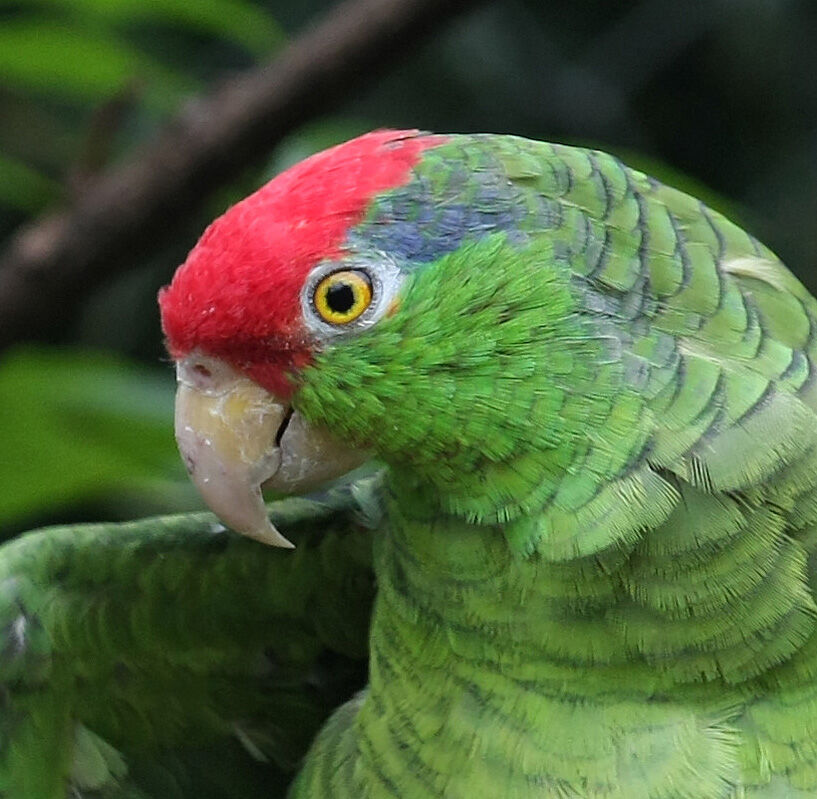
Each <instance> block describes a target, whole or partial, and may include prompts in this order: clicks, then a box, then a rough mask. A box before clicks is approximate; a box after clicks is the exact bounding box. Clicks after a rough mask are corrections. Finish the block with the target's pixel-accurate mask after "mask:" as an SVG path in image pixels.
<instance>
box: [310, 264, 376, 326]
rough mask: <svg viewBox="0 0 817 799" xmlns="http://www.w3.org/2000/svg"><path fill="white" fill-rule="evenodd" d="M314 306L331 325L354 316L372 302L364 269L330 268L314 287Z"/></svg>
mask: <svg viewBox="0 0 817 799" xmlns="http://www.w3.org/2000/svg"><path fill="white" fill-rule="evenodd" d="M313 302H314V303H315V310H317V312H318V313H319V314H320V316H321V318H322V319H323V320H324V321H326V322H329V323H330V324H333V325H345V324H346V323H347V322H353V321H354V320H355V319H357V318H358V317H359V316H360V315H361V314H362V313H363V312H364V311H365V310H366V309H367V308H368V307H369V305H371V302H372V283H371V281H370V280H369V278H368V276H367V275H366V274H365V273H364V272H359V271H357V270H354V269H350V270H347V271H345V272H333V273H332V274H331V275H327V276H326V277H325V278H324V279H323V280H321V282H320V283H318V285H317V286H316V287H315V294H314V296H313Z"/></svg>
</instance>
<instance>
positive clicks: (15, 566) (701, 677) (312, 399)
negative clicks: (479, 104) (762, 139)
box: [0, 136, 817, 799]
mask: <svg viewBox="0 0 817 799" xmlns="http://www.w3.org/2000/svg"><path fill="white" fill-rule="evenodd" d="M429 198H430V200H429ZM486 198H488V199H486ZM421 203H424V204H425V205H427V206H430V207H420V204H421ZM457 204H459V205H460V206H463V205H464V206H466V207H467V208H469V209H471V210H474V209H476V210H478V211H479V213H480V215H479V216H478V221H476V222H475V221H473V220H474V219H476V218H477V217H475V216H471V217H468V218H469V219H470V220H472V221H470V222H469V223H468V225H469V227H468V229H467V230H466V231H465V235H464V236H462V240H461V241H458V243H457V245H456V247H455V248H453V249H452V250H451V251H449V252H447V253H445V254H442V255H440V256H439V257H435V258H433V259H431V260H428V261H426V262H423V263H419V264H417V265H416V268H413V269H412V270H410V274H409V276H408V278H407V280H406V282H405V284H404V286H403V288H402V290H401V296H400V303H399V307H398V308H397V309H396V310H395V312H394V313H393V314H391V315H389V316H386V317H385V318H383V319H381V320H380V321H379V322H378V323H377V324H375V325H373V326H372V327H371V328H370V329H368V330H366V331H365V332H363V333H361V334H360V335H357V336H350V337H344V338H340V339H338V341H337V343H336V344H335V345H333V346H331V347H328V348H326V349H325V350H324V351H323V352H322V353H320V354H319V355H318V356H317V358H316V359H315V361H314V363H313V364H312V365H311V366H309V367H307V368H306V369H304V370H303V372H302V373H301V374H300V375H299V376H298V384H297V389H296V393H295V395H294V398H293V402H294V405H295V407H296V408H297V409H298V411H299V412H300V413H301V414H303V416H304V417H305V418H307V419H308V420H309V421H311V422H313V423H316V424H322V425H327V426H329V427H330V428H331V429H332V430H333V432H335V433H336V434H337V435H339V436H340V437H341V438H342V439H344V440H345V441H348V442H349V443H350V444H352V445H356V446H365V447H370V448H372V449H373V450H374V451H375V452H376V454H377V456H378V457H379V458H380V459H381V460H382V461H383V462H384V463H385V464H386V467H387V468H386V472H385V486H384V488H383V489H382V495H383V501H384V503H385V508H386V519H387V521H386V522H384V523H383V524H382V525H381V526H380V527H381V529H379V530H378V532H377V534H375V535H374V536H373V537H372V536H371V535H370V534H368V533H364V532H360V531H358V532H355V525H356V524H357V522H356V519H357V518H358V516H359V514H360V512H361V510H360V509H361V508H365V509H369V510H368V515H369V517H370V518H371V516H372V515H373V513H374V511H372V510H371V509H372V508H374V507H377V506H378V503H379V500H378V499H377V497H379V496H380V489H377V490H375V489H374V488H373V484H372V483H371V482H369V483H363V484H361V485H360V486H359V487H358V488H356V489H355V491H354V492H352V491H351V489H349V488H341V489H336V492H339V493H336V494H333V495H332V497H334V499H332V500H331V501H329V500H327V501H324V502H323V503H318V504H316V505H312V504H310V503H309V501H307V500H288V501H287V502H286V503H285V504H283V505H282V506H280V509H279V510H278V511H277V513H278V514H279V515H281V514H282V515H281V518H279V520H278V523H279V526H280V527H281V529H282V530H283V531H284V532H285V533H286V534H287V535H288V536H289V535H290V533H292V532H294V535H295V539H296V542H297V543H298V544H299V549H298V550H296V553H294V554H291V553H280V552H274V553H273V552H268V551H265V550H263V549H262V548H260V547H259V546H257V545H255V544H252V543H246V542H240V541H236V540H234V539H232V538H225V537H223V536H215V537H214V536H212V535H210V534H208V533H207V532H206V525H203V522H202V521H201V520H200V519H198V520H195V519H194V520H184V519H178V520H170V521H163V522H160V523H153V524H151V523H139V524H136V525H134V526H132V527H131V528H130V530H128V529H124V530H122V529H121V528H120V529H110V528H85V529H82V530H69V529H66V530H60V531H51V532H45V533H39V534H36V535H35V536H32V537H29V538H24V539H22V540H21V541H19V542H16V543H13V544H10V545H7V546H6V548H5V549H4V551H3V552H4V556H3V560H2V566H1V567H0V569H1V571H0V578H2V579H0V589H2V597H3V599H2V602H3V605H2V615H1V616H0V618H2V619H3V622H4V623H5V624H6V627H5V629H6V631H7V641H8V643H7V645H6V647H5V648H4V650H3V651H2V653H0V658H1V659H0V677H2V678H3V680H4V685H5V686H6V689H5V692H4V694H3V696H4V697H5V698H4V702H5V705H4V709H3V711H2V719H1V721H2V723H1V724H0V747H1V748H2V753H3V760H2V761H1V762H0V792H2V791H5V792H6V794H7V795H8V796H10V797H16V796H26V797H27V798H28V797H31V799H40V797H43V798H45V797H48V798H49V799H51V797H61V796H63V795H64V791H65V785H66V779H67V778H68V775H69V774H70V773H71V768H75V769H76V767H77V766H76V763H77V761H78V760H79V761H81V763H82V764H84V767H85V772H84V773H85V776H84V777H83V779H84V781H85V783H86V784H92V783H95V782H96V783H100V779H102V778H100V777H99V776H98V775H99V774H102V775H104V780H102V782H105V780H107V782H108V783H110V784H111V785H115V784H117V783H118V784H120V785H123V786H127V785H133V786H134V787H133V790H137V789H139V790H143V791H148V793H147V795H156V794H150V793H149V790H150V789H149V788H145V787H144V785H146V784H147V783H139V782H138V780H136V781H134V779H135V778H134V777H133V775H134V773H135V771H134V768H133V766H132V765H130V764H131V763H141V762H151V758H154V761H155V762H162V761H161V758H168V757H171V755H172V754H173V752H177V751H179V749H180V744H181V743H185V744H187V743H189V736H191V735H192V733H191V731H196V733H197V734H198V735H199V736H200V738H201V746H202V747H206V746H213V745H217V744H218V741H220V740H221V741H224V740H227V739H228V738H229V736H231V735H232V733H233V731H234V728H233V726H232V725H238V727H239V728H240V729H241V730H244V729H245V728H246V730H249V731H250V732H247V733H244V732H242V734H241V735H239V736H238V737H239V738H240V739H241V740H243V741H244V744H245V748H246V749H247V750H248V751H253V748H254V747H256V746H260V749H261V751H262V752H263V753H264V754H266V755H267V756H272V757H273V758H274V759H275V760H276V761H277V763H278V766H279V767H281V768H283V769H286V768H287V767H290V768H291V767H292V765H293V761H294V760H297V759H298V757H299V756H300V754H301V752H302V748H303V744H302V743H299V741H303V740H304V738H305V737H307V736H308V735H310V734H311V731H312V730H314V729H315V728H316V727H317V725H318V723H319V721H320V719H322V717H323V710H324V708H325V707H326V705H327V701H326V697H325V696H321V697H319V698H317V699H316V697H315V696H314V695H313V694H310V692H309V690H307V688H308V685H307V683H309V681H308V680H307V679H306V676H305V675H306V674H307V672H308V671H309V670H310V669H314V668H316V663H319V662H321V658H325V657H326V655H322V654H321V653H325V652H334V653H335V655H334V657H340V658H343V662H344V663H346V662H347V661H351V660H353V659H354V658H355V657H359V656H360V655H361V654H362V651H361V650H362V649H363V644H362V643H361V642H362V638H361V636H363V635H365V627H366V620H367V619H368V599H369V597H370V589H371V584H370V581H369V580H370V578H369V571H368V569H369V564H368V560H367V557H368V551H369V549H368V548H369V546H370V544H371V542H372V541H373V543H374V573H375V574H376V579H377V587H378V591H377V599H376V602H375V606H374V611H373V615H372V621H371V633H370V638H369V655H370V675H369V677H370V679H369V687H368V689H367V690H366V692H365V693H364V694H361V695H359V696H358V697H356V698H355V699H354V700H352V702H351V703H349V704H346V705H344V706H343V707H342V708H341V709H339V710H338V711H337V713H336V714H335V715H334V716H333V717H332V718H331V720H330V721H329V722H328V723H327V724H326V726H325V727H324V728H323V731H322V732H321V734H320V735H319V737H318V738H317V741H316V742H315V743H314V745H313V748H312V750H311V753H310V754H309V755H308V757H307V759H306V761H305V765H304V767H303V769H302V771H301V773H300V776H299V777H298V778H297V780H296V782H295V784H294V787H293V788H292V796H293V797H294V799H306V798H308V799H313V798H314V797H327V798H328V797H337V798H339V799H341V798H345V797H348V798H349V799H352V797H354V798H355V799H358V798H360V797H366V798H367V799H379V798H380V797H403V799H421V798H422V797H438V796H445V797H448V798H450V799H459V797H463V799H465V798H466V797H467V798H468V799H474V797H507V799H547V798H548V797H554V798H558V799H572V798H573V797H576V798H577V799H579V798H582V799H590V798H591V797H592V799H744V797H745V798H746V799H777V798H778V797H787V798H788V797H800V799H806V798H807V797H809V798H810V799H815V797H817V606H815V601H814V591H815V584H814V579H815V577H814V570H813V566H812V565H811V563H810V560H809V558H810V554H811V551H812V549H813V548H814V545H815V542H817V534H815V525H817V416H816V415H815V414H816V413H817V382H815V379H814V369H815V357H816V356H817V343H816V340H817V336H816V335H815V331H816V330H817V303H815V301H814V300H813V299H812V298H811V297H810V296H809V295H808V294H807V292H806V291H805V289H804V288H803V287H802V286H801V285H800V284H799V283H798V282H797V281H796V280H795V279H794V278H793V277H792V276H791V274H790V273H789V272H788V271H786V269H785V268H784V267H783V266H782V264H780V262H779V261H778V260H777V258H776V257H775V256H774V255H773V254H772V253H771V252H770V251H769V250H767V249H766V248H765V247H763V246H762V245H761V244H759V243H758V242H757V241H756V240H755V239H754V238H752V237H751V236H750V235H748V234H747V233H745V232H744V231H742V230H741V229H739V228H738V227H736V226H735V225H733V224H732V223H730V222H729V221H728V220H726V219H724V218H723V217H721V216H720V215H719V214H717V213H716V212H714V211H713V210H711V209H709V208H707V207H705V206H704V205H703V204H701V203H700V202H698V201H697V200H694V199H693V198H691V197H689V196H687V195H685V194H682V193H680V192H678V191H675V190H673V189H670V188H667V187H665V186H663V185H661V184H659V183H657V182H656V181H654V180H652V179H650V178H648V177H647V176H645V175H643V174H641V173H639V172H636V171H634V170H630V169H628V168H627V167H625V166H623V165H622V164H621V163H620V162H619V161H618V160H616V159H615V158H612V157H611V156H608V155H605V154H603V153H598V152H590V151H586V150H581V149H575V148H569V147H563V146H557V145H549V144H542V143H536V142H529V141H525V140H522V139H516V138H511V137H499V136H452V137H450V138H449V139H448V140H447V142H446V143H444V144H442V145H441V146H438V147H435V148H433V149H430V150H428V151H427V152H426V153H425V155H424V157H423V160H422V161H421V163H420V164H419V165H418V166H417V167H416V168H415V172H414V176H413V178H412V181H411V182H410V183H409V184H407V185H406V186H404V187H401V188H398V189H394V190H392V191H390V192H386V193H384V194H382V195H380V196H379V197H377V198H376V199H375V201H374V202H373V204H372V206H371V207H370V209H369V212H368V213H367V216H366V218H365V219H364V221H363V222H362V223H361V225H360V226H359V228H358V229H357V231H356V236H357V237H356V238H353V240H352V246H351V247H350V252H349V258H350V259H352V260H353V258H354V257H355V256H356V255H359V254H360V253H361V252H364V253H365V252H366V247H367V246H370V245H367V242H369V243H370V242H372V241H376V240H380V239H378V237H381V239H382V236H383V235H385V233H384V230H385V231H386V232H387V231H388V228H389V226H390V225H396V224H398V223H400V222H408V221H412V222H413V223H414V224H417V225H419V227H420V228H421V229H422V227H423V224H422V223H421V222H417V220H418V219H422V218H424V217H423V216H422V214H421V212H422V211H427V212H429V214H430V216H429V218H431V217H434V214H437V212H438V211H439V212H440V213H442V211H443V210H444V209H450V208H452V207H454V206H456V205H457ZM435 218H436V217H435ZM508 220H511V221H510V222H509V221H508ZM428 224H429V230H430V229H431V227H432V226H433V225H432V223H431V222H429V223H428ZM372 249H375V248H374V247H372ZM381 249H382V248H381ZM350 262H352V261H351V260H350ZM353 493H354V496H355V497H357V498H356V499H355V498H354V497H353ZM327 502H328V505H327ZM375 515H376V514H375ZM304 527H308V528H311V529H312V530H313V531H317V532H312V533H311V534H310V535H308V536H307V538H306V542H305V543H302V541H303V539H300V540H299V539H298V530H299V529H301V528H304ZM148 531H149V532H148ZM350 603H351V605H350ZM21 618H22V619H25V620H26V621H25V623H22V622H20V619H21ZM21 624H22V625H23V627H22V629H23V632H22V634H21V632H20V629H21ZM282 630H283V631H282ZM271 633H272V635H271ZM273 640H274V642H275V646H276V649H275V652H274V655H275V658H274V662H275V664H276V665H275V667H274V668H272V667H271V666H270V665H269V661H270V656H269V647H270V646H271V645H272V643H271V642H272V641H273ZM265 652H266V653H267V654H266V655H264V656H263V657H262V654H263V653H265ZM259 660H261V661H263V662H264V664H265V666H264V667H261V666H259ZM339 662H340V661H339ZM270 669H272V671H270ZM278 669H281V670H282V673H283V674H285V675H286V678H285V679H284V680H283V685H284V687H283V688H282V681H281V676H280V673H279V672H278ZM273 671H274V672H275V675H274V676H275V679H274V680H273V679H272V676H273V674H272V672H273ZM287 680H289V682H287ZM314 682H315V680H314V679H313V680H312V683H309V684H310V685H311V684H313V683H314ZM318 682H319V683H320V681H318ZM329 682H330V684H331V680H330V681H329ZM102 686H104V687H102ZM344 686H345V687H346V689H347V691H348V690H349V685H347V684H346V683H344ZM327 690H328V689H327ZM101 691H104V693H105V701H104V702H99V694H100V692H101ZM324 693H326V691H325V692H324ZM330 693H331V691H330ZM342 693H343V691H342V690H340V689H337V690H335V691H334V693H333V694H332V695H333V696H335V697H337V696H339V695H340V694H342ZM168 697H171V698H172V701H169V699H168ZM299 703H301V704H299ZM301 719H303V720H304V721H303V724H302V723H301ZM253 722H254V723H253ZM78 724H79V725H82V726H78ZM259 730H260V731H259ZM160 733H161V735H160ZM97 735H99V736H101V737H102V738H104V740H105V741H108V742H110V743H111V744H112V745H113V746H114V747H116V750H117V751H114V750H109V749H108V748H106V744H104V743H103V742H102V741H101V740H99V739H97V738H95V737H94V736H97ZM296 735H298V736H300V739H299V741H294V742H293V738H292V737H293V736H296ZM78 736H79V737H78ZM256 739H257V740H260V741H262V742H263V743H264V744H265V745H266V748H264V746H263V745H259V744H256V743H254V741H255V740H256ZM213 741H215V742H216V743H215V744H214V743H213ZM157 746H158V748H159V750H160V754H159V755H154V749H156V747H157ZM288 747H289V748H288ZM188 748H189V747H188ZM184 751H186V750H184V748H182V754H183V755H184ZM78 752H79V753H83V752H85V753H86V754H84V755H83V756H82V757H78V755H77V753H78ZM89 752H90V753H91V754H88V753H89ZM120 753H122V755H120ZM123 756H124V759H123ZM42 760H47V762H48V763H49V764H50V765H49V769H44V770H42V773H40V771H39V770H38V769H37V768H35V767H33V765H32V764H33V763H34V762H35V761H36V762H42ZM72 763H74V764H75V765H74V766H72V765H71V764H72ZM94 764H96V765H94ZM126 769H129V770H128V771H127V772H126ZM271 773H272V771H271V770H269V773H268V772H267V771H265V772H264V777H263V778H264V779H273V778H272V777H270V774H271ZM275 773H276V774H277V773H278V772H277V771H276V772H275ZM88 775H90V776H88ZM72 779H73V783H74V784H75V785H76V784H78V782H81V781H82V780H80V779H79V778H78V777H76V775H75V776H74V777H73V778H72ZM275 779H278V777H275ZM31 780H34V781H35V782H30V781H31ZM26 781H29V782H28V783H27V782H26ZM37 781H39V782H37ZM273 782H274V781H273ZM25 784H29V785H36V786H37V792H35V791H34V790H33V789H28V790H29V792H28V793H25V792H23V793H20V790H21V789H20V787H19V786H21V785H25ZM100 784H101V783H100ZM91 787H94V786H93V785H91ZM123 790H124V789H123ZM191 790H195V789H191ZM247 790H252V789H247ZM276 790H277V789H276V788H275V784H272V787H270V788H269V789H268V792H269V795H271V796H273V795H278V794H276V793H275V791H276ZM88 795H93V794H88ZM133 795H134V796H137V795H140V794H133ZM168 795H169V794H168ZM180 795H191V796H192V795H195V796H199V795H204V794H202V793H188V794H184V793H180ZM247 795H256V794H247Z"/></svg>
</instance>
